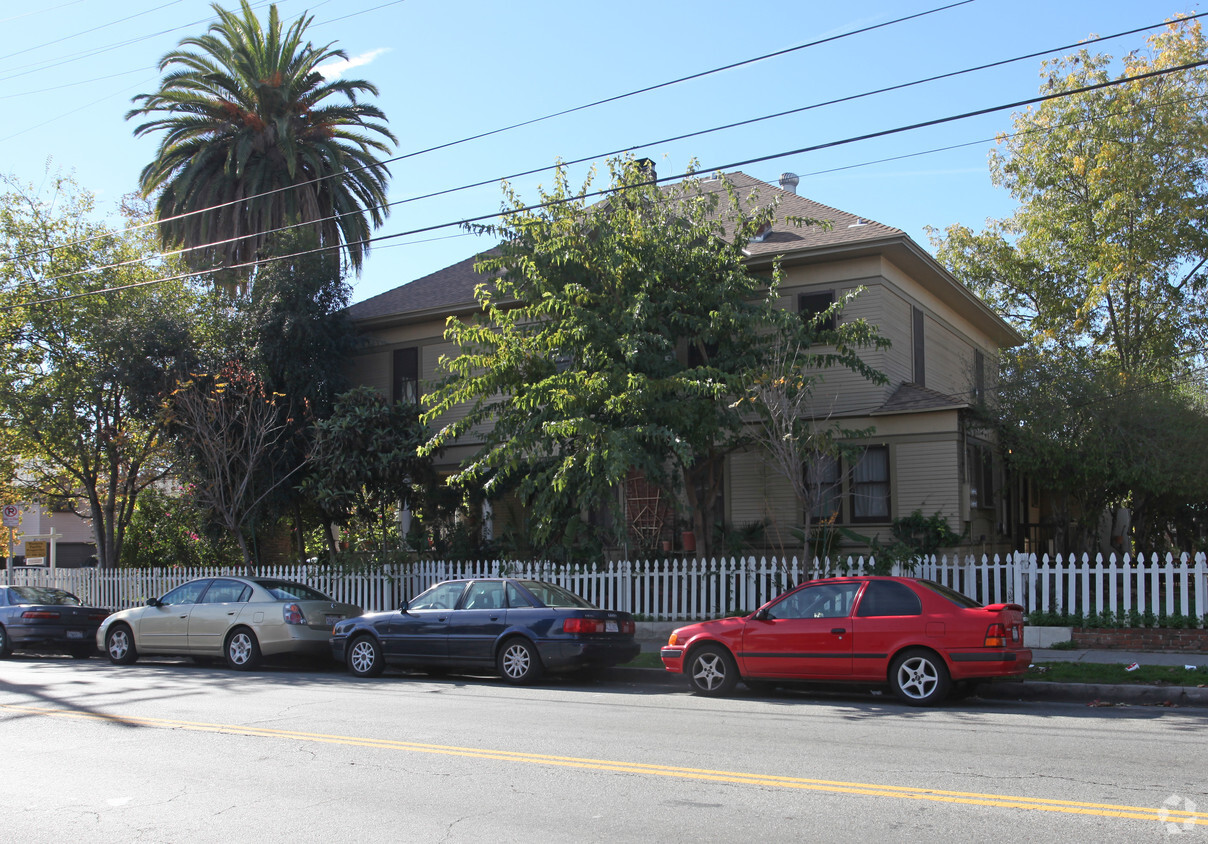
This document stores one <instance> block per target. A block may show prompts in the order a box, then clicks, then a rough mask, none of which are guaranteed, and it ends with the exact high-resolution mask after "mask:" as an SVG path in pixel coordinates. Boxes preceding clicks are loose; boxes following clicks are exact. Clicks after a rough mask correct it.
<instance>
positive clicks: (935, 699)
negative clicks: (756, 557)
mask: <svg viewBox="0 0 1208 844" xmlns="http://www.w3.org/2000/svg"><path fill="white" fill-rule="evenodd" d="M1023 640H1024V639H1023V607H1021V606H1020V605H1019V604H991V605H989V606H982V605H981V604H979V603H978V602H977V601H974V600H973V599H971V598H968V597H966V596H965V595H962V594H961V593H959V592H957V591H955V590H953V589H950V588H948V587H947V586H943V585H941V584H938V583H934V582H932V581H929V580H922V579H916V578H908V577H875V576H861V577H836V578H825V579H821V580H815V581H811V582H809V583H806V584H804V585H802V586H799V587H797V588H796V589H793V590H790V591H789V592H786V593H785V594H783V595H780V596H779V597H777V598H775V599H773V600H772V601H769V602H768V603H767V604H764V605H763V606H762V607H760V608H759V609H758V610H757V611H756V612H754V613H752V614H750V615H748V616H745V617H742V618H724V619H717V620H715V621H704V622H700V623H697V624H691V625H687V626H685V627H681V628H678V629H676V630H675V631H673V632H672V634H671V636H670V638H669V640H668V642H667V644H666V645H665V646H664V647H663V648H662V650H661V651H660V656H661V657H662V660H663V665H664V667H665V668H666V669H667V670H668V671H670V672H672V673H676V674H678V673H682V674H684V675H686V676H687V677H688V681H689V683H690V684H691V686H692V688H693V690H694V691H695V692H697V693H698V694H703V695H722V694H727V693H729V692H730V691H732V690H733V689H734V687H735V686H736V685H737V684H738V683H739V682H740V681H741V682H744V683H745V684H746V685H747V686H749V687H751V688H752V689H756V690H766V689H769V688H772V687H775V686H779V685H796V684H818V683H826V684H861V685H869V686H888V687H889V688H890V689H891V690H892V691H893V693H894V694H895V695H896V696H897V697H898V699H900V700H901V701H903V702H904V703H907V704H910V705H912V706H927V705H933V704H936V703H939V702H941V701H942V700H944V699H945V698H947V697H948V696H949V695H953V696H962V695H964V694H966V693H968V692H970V691H972V690H973V689H974V688H975V685H976V684H977V683H979V682H980V681H982V680H987V679H993V678H999V677H1014V676H1018V675H1021V674H1023V673H1024V672H1026V671H1027V670H1028V666H1029V665H1030V664H1031V662H1032V652H1031V650H1029V649H1028V648H1025V647H1024V645H1023Z"/></svg>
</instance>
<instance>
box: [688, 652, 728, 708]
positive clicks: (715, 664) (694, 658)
mask: <svg viewBox="0 0 1208 844" xmlns="http://www.w3.org/2000/svg"><path fill="white" fill-rule="evenodd" d="M684 673H686V674H687V675H688V682H689V683H691V684H692V691H694V692H696V693H697V694H698V695H707V696H709V697H716V696H719V695H728V694H729V693H730V692H732V691H734V687H735V686H737V685H738V663H736V662H735V661H734V657H732V656H730V652H729V651H727V650H726V649H725V648H723V647H720V646H718V645H702V646H701V647H699V648H697V649H695V650H694V651H692V653H691V654H689V656H688V670H687V671H685V672H684Z"/></svg>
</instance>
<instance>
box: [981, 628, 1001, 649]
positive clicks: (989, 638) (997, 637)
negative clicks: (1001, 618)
mask: <svg viewBox="0 0 1208 844" xmlns="http://www.w3.org/2000/svg"><path fill="white" fill-rule="evenodd" d="M1006 646H1007V628H1006V627H1005V626H1003V625H1001V624H991V625H990V626H989V627H987V628H986V641H985V642H984V647H987V648H1005V647H1006Z"/></svg>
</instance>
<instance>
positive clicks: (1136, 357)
mask: <svg viewBox="0 0 1208 844" xmlns="http://www.w3.org/2000/svg"><path fill="white" fill-rule="evenodd" d="M1206 57H1208V44H1206V43H1205V39H1204V36H1203V33H1202V32H1201V29H1200V24H1199V22H1198V21H1194V22H1189V21H1179V20H1175V21H1173V22H1171V23H1170V24H1169V25H1168V27H1167V28H1166V29H1165V30H1164V31H1163V32H1161V33H1159V34H1155V35H1154V36H1152V37H1151V38H1150V40H1149V50H1148V51H1145V52H1138V53H1132V54H1129V55H1127V56H1125V57H1124V58H1123V59H1122V61H1121V65H1122V70H1121V71H1120V73H1119V75H1118V76H1117V77H1115V78H1120V79H1127V78H1132V77H1134V76H1136V75H1138V74H1141V73H1145V72H1148V71H1152V70H1161V69H1164V68H1171V67H1177V66H1180V65H1184V64H1187V63H1189V62H1194V61H1200V60H1203V59H1204V58H1206ZM1113 66H1114V65H1113V62H1112V59H1111V57H1110V56H1107V55H1102V54H1099V55H1093V54H1091V53H1090V52H1088V51H1086V50H1082V51H1080V52H1078V53H1076V54H1075V55H1072V56H1069V57H1066V58H1063V59H1057V60H1054V61H1051V62H1046V63H1045V65H1044V66H1043V70H1042V78H1044V85H1043V86H1042V91H1043V92H1045V93H1060V92H1063V91H1069V90H1072V89H1075V88H1079V87H1083V86H1086V85H1090V84H1095V83H1100V82H1106V81H1109V80H1110V79H1112V78H1113V76H1112V72H1113ZM990 168H991V175H992V178H993V180H994V183H995V184H996V185H998V186H1000V187H1004V188H1006V189H1007V190H1008V191H1010V193H1011V195H1012V196H1013V197H1015V199H1016V200H1017V201H1018V202H1019V208H1018V210H1017V211H1016V212H1015V214H1014V215H1012V216H1011V217H1009V218H1007V219H1005V220H998V221H994V222H991V224H990V225H989V227H988V228H987V229H986V230H985V231H983V232H982V233H980V234H975V233H974V232H973V231H971V230H970V229H968V228H966V227H964V226H959V225H957V226H952V227H950V228H949V229H948V230H947V232H946V233H945V234H944V236H942V237H939V236H938V235H937V233H934V232H933V240H934V241H935V242H936V246H937V250H938V256H939V258H940V260H941V261H942V262H944V263H945V264H946V265H947V266H948V267H949V268H951V269H952V270H953V272H954V273H955V274H956V275H957V276H958V277H959V278H960V279H961V280H962V281H964V282H966V283H967V284H969V285H970V286H971V287H972V288H973V289H974V290H975V291H976V292H977V293H978V294H979V295H981V296H982V297H983V298H984V299H985V300H986V301H987V302H988V303H989V304H991V305H992V306H993V307H995V308H996V309H997V310H998V311H999V312H1001V313H1003V314H1005V315H1006V316H1007V317H1008V318H1009V319H1010V320H1012V321H1013V322H1014V323H1015V324H1016V325H1017V326H1018V327H1019V328H1020V329H1021V330H1022V331H1023V332H1024V334H1025V335H1026V336H1028V337H1029V338H1030V340H1031V341H1032V342H1033V343H1035V344H1037V345H1040V346H1044V347H1047V348H1058V347H1064V348H1072V347H1075V346H1087V347H1089V348H1091V349H1093V350H1095V351H1096V352H1103V353H1107V354H1110V355H1112V356H1113V357H1114V358H1115V359H1116V360H1117V361H1118V362H1119V365H1120V366H1121V367H1123V368H1124V369H1125V370H1128V371H1132V372H1137V371H1143V370H1158V371H1161V372H1166V373H1169V372H1174V371H1177V370H1178V368H1179V366H1180V365H1181V362H1182V361H1184V360H1186V359H1187V358H1188V357H1190V356H1193V355H1195V354H1197V353H1199V352H1200V351H1201V350H1202V349H1203V347H1204V346H1205V345H1206V344H1205V340H1206V339H1208V331H1206V329H1208V307H1206V306H1208V298H1206V291H1208V270H1206V266H1208V263H1206V262H1208V190H1206V185H1208V180H1206V178H1205V177H1206V176H1208V170H1206V168H1208V69H1205V68H1202V67H1201V68H1195V69H1192V70H1184V71H1180V72H1178V73H1172V74H1169V75H1166V76H1160V77H1155V78H1150V79H1144V80H1138V81H1135V82H1132V83H1128V84H1123V85H1117V86H1113V87H1109V88H1103V89H1100V90H1095V91H1089V92H1084V93H1080V94H1075V95H1071V96H1067V97H1061V98H1057V99H1052V100H1049V101H1047V102H1045V103H1044V104H1042V105H1040V106H1038V107H1037V108H1035V109H1029V110H1027V111H1025V112H1023V113H1020V114H1017V115H1015V122H1014V126H1013V128H1012V131H1011V133H1010V134H1008V135H1003V136H1001V137H1000V139H999V147H998V149H997V150H996V151H994V152H993V153H992V155H991V160H990Z"/></svg>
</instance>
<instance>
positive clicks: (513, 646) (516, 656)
mask: <svg viewBox="0 0 1208 844" xmlns="http://www.w3.org/2000/svg"><path fill="white" fill-rule="evenodd" d="M496 668H498V670H499V676H500V677H502V678H503V679H504V680H506V681H508V682H509V683H513V684H515V685H517V686H523V685H526V684H528V683H535V682H536V681H537V679H538V678H539V677H540V676H541V672H542V665H541V656H540V654H538V653H537V648H536V647H534V646H533V644H532V643H531V642H529V640H528V639H521V638H519V637H516V638H514V639H508V640H507V641H506V642H504V643H503V647H502V648H500V649H499V657H498V659H496Z"/></svg>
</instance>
